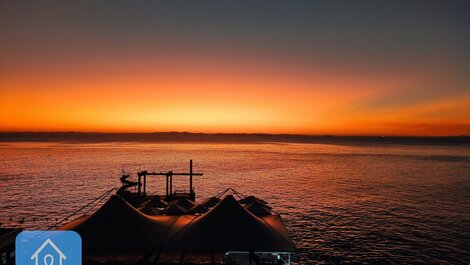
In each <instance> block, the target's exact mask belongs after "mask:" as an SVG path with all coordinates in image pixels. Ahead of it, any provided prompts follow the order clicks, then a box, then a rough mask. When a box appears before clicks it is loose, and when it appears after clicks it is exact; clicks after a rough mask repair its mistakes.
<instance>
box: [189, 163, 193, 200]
mask: <svg viewBox="0 0 470 265" xmlns="http://www.w3.org/2000/svg"><path fill="white" fill-rule="evenodd" d="M189 193H190V194H191V193H193V160H192V159H191V160H189Z"/></svg>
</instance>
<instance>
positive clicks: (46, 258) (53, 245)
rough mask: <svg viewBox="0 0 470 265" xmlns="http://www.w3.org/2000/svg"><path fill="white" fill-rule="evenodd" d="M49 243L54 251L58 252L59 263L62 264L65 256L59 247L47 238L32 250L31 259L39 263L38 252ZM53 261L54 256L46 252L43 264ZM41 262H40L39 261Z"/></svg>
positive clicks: (50, 263)
mask: <svg viewBox="0 0 470 265" xmlns="http://www.w3.org/2000/svg"><path fill="white" fill-rule="evenodd" d="M47 245H50V246H51V247H52V248H53V249H54V250H55V251H56V252H57V254H59V265H62V261H63V260H65V259H67V257H66V256H65V255H64V253H62V251H60V249H59V248H58V247H57V246H56V245H55V244H54V242H52V240H50V239H49V238H48V239H46V241H44V243H42V245H41V246H40V247H39V248H38V250H36V252H34V254H33V255H32V256H31V259H32V260H36V265H39V262H38V259H39V254H40V253H41V251H42V250H43V249H44V248H45V247H46V246H47ZM53 263H54V256H52V255H51V254H50V253H47V254H46V255H45V256H44V264H45V265H52V264H53ZM41 264H42V263H41Z"/></svg>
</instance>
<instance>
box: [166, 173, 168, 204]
mask: <svg viewBox="0 0 470 265" xmlns="http://www.w3.org/2000/svg"><path fill="white" fill-rule="evenodd" d="M166 197H167V198H168V174H166Z"/></svg>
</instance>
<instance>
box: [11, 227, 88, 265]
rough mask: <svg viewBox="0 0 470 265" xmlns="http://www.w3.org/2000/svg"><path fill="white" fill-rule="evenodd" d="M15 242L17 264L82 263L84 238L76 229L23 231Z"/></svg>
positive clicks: (61, 264)
mask: <svg viewBox="0 0 470 265" xmlns="http://www.w3.org/2000/svg"><path fill="white" fill-rule="evenodd" d="M15 244H16V251H15V252H16V264H17V265H82V239H81V238H80V235H79V234H77V233H76V232H74V231H23V232H21V233H19V234H18V236H16V242H15Z"/></svg>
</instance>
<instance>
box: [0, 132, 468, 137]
mask: <svg viewBox="0 0 470 265" xmlns="http://www.w3.org/2000/svg"><path fill="white" fill-rule="evenodd" d="M0 134H90V135H91V134H102V135H106V134H107V135H118V134H128V135H132V134H136V135H137V134H194V135H197V134H199V135H247V136H249V135H253V136H255V135H258V136H299V137H371V138H372V137H374V138H449V137H463V138H465V137H470V135H440V136H436V135H383V134H328V133H327V134H302V133H269V132H191V131H152V132H144V131H140V132H139V131H133V132H124V131H117V132H105V131H78V130H77V131H75V130H71V131H0Z"/></svg>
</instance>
